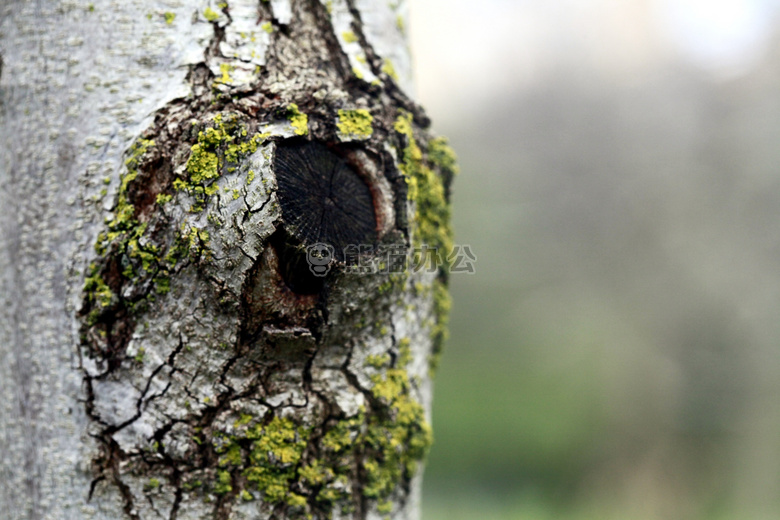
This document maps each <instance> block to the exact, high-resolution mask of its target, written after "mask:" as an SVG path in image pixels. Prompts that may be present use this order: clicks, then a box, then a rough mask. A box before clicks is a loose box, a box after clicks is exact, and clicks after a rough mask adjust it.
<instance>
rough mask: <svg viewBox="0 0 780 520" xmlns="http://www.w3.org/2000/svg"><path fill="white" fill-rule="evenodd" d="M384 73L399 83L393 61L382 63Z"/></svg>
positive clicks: (386, 60)
mask: <svg viewBox="0 0 780 520" xmlns="http://www.w3.org/2000/svg"><path fill="white" fill-rule="evenodd" d="M382 72H384V73H385V74H387V75H388V76H390V77H391V78H393V80H395V81H398V73H397V72H396V71H395V67H394V66H393V62H392V61H390V60H388V59H385V60H384V61H383V62H382Z"/></svg>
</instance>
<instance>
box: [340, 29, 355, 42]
mask: <svg viewBox="0 0 780 520" xmlns="http://www.w3.org/2000/svg"><path fill="white" fill-rule="evenodd" d="M341 37H342V38H344V41H345V42H347V43H355V42H356V41H357V40H358V39H357V36H356V35H355V33H353V32H352V31H344V32H343V33H341Z"/></svg>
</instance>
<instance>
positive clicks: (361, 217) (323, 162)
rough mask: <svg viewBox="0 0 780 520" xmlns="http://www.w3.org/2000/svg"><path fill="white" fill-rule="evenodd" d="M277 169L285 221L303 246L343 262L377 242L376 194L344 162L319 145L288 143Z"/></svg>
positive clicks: (281, 151)
mask: <svg viewBox="0 0 780 520" xmlns="http://www.w3.org/2000/svg"><path fill="white" fill-rule="evenodd" d="M274 166H275V172H276V177H277V179H276V180H277V185H278V187H279V191H278V196H279V203H280V205H281V208H282V219H283V220H284V222H285V224H286V227H287V231H288V233H289V234H290V235H291V236H292V237H294V238H295V239H297V240H298V241H300V242H301V244H302V245H303V246H306V247H308V246H311V245H314V244H317V243H324V244H329V245H331V246H332V247H333V249H334V255H335V258H336V259H337V260H339V261H344V260H345V255H344V249H345V248H346V247H347V246H350V245H354V246H359V245H362V244H367V245H373V244H374V243H375V242H376V239H377V221H376V212H375V211H374V201H373V198H372V196H371V191H370V190H369V187H368V186H367V185H366V183H365V182H364V180H363V179H362V178H361V177H360V176H359V175H358V174H357V172H355V170H353V169H352V168H351V167H350V166H349V165H348V164H347V163H346V162H345V161H344V160H343V159H342V158H341V157H339V156H338V155H336V154H335V153H333V152H332V151H330V150H329V149H328V148H327V147H326V146H324V145H322V144H319V143H313V142H300V141H298V142H296V141H291V142H283V143H280V144H279V145H277V147H276V156H275V160H274Z"/></svg>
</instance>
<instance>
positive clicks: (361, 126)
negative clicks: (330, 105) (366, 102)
mask: <svg viewBox="0 0 780 520" xmlns="http://www.w3.org/2000/svg"><path fill="white" fill-rule="evenodd" d="M373 120H374V117H373V116H372V115H371V113H370V112H369V111H368V110H366V109H364V108H360V109H357V110H339V118H338V123H337V125H336V126H337V127H338V130H339V132H341V133H342V134H344V135H345V136H348V137H353V138H355V137H356V138H367V137H371V134H372V133H373V132H374V129H373V127H372V126H371V123H372V122H373Z"/></svg>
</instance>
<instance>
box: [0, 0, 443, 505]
mask: <svg viewBox="0 0 780 520" xmlns="http://www.w3.org/2000/svg"><path fill="white" fill-rule="evenodd" d="M401 1H402V0H401ZM404 12H405V8H404V6H403V5H402V4H401V3H400V2H390V3H389V4H388V3H387V2H384V1H379V0H323V1H321V2H320V1H318V0H271V1H270V2H267V1H265V0H263V1H259V0H227V1H224V2H209V1H206V0H202V1H196V0H95V1H94V2H93V3H86V2H83V1H80V0H79V1H75V0H38V1H34V0H5V1H4V2H3V5H2V6H0V60H1V61H0V123H1V126H0V129H1V130H2V133H1V134H0V136H1V137H0V237H1V239H2V245H1V246H0V275H1V277H0V298H1V300H0V396H2V401H1V402H0V443H1V444H2V455H0V507H2V510H3V511H4V512H5V513H3V515H6V514H10V515H11V517H12V518H15V519H16V518H20V519H43V518H50V519H82V518H84V519H87V518H89V519H111V520H115V519H119V518H130V519H154V518H177V519H195V518H198V519H207V518H208V519H224V518H237V519H238V518H247V519H248V518H361V519H362V518H387V517H390V518H400V519H405V518H417V517H418V503H419V496H420V491H419V490H420V469H421V464H420V463H421V461H422V460H423V458H424V456H425V453H426V451H427V450H428V447H429V446H430V443H431V431H430V427H429V423H428V420H429V419H428V415H429V407H430V394H431V384H430V371H431V369H432V364H433V363H434V362H435V359H436V356H437V355H438V352H439V350H440V348H441V343H442V341H443V339H444V335H445V329H446V313H447V309H448V306H449V303H448V298H447V291H446V273H447V269H448V261H447V258H446V254H441V253H445V252H448V251H449V250H450V248H451V232H450V230H449V227H448V221H449V206H448V199H449V183H450V180H451V177H452V175H453V174H454V169H455V166H454V162H453V156H452V154H451V151H450V150H449V148H448V147H447V146H446V143H445V141H444V140H443V139H441V138H433V137H431V135H430V134H429V133H428V132H427V130H426V128H427V126H428V120H427V118H426V117H425V115H424V113H423V111H422V110H421V109H420V108H419V107H418V106H417V105H416V104H415V103H414V102H413V101H412V100H411V99H410V97H409V96H408V93H409V85H410V61H409V56H408V53H407V47H406V44H405V39H404V26H403V22H404ZM358 246H359V247H358ZM426 248H427V250H428V251H437V252H438V253H439V254H438V255H433V256H430V255H426V254H425V252H426ZM421 257H423V258H421ZM425 257H427V258H425Z"/></svg>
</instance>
